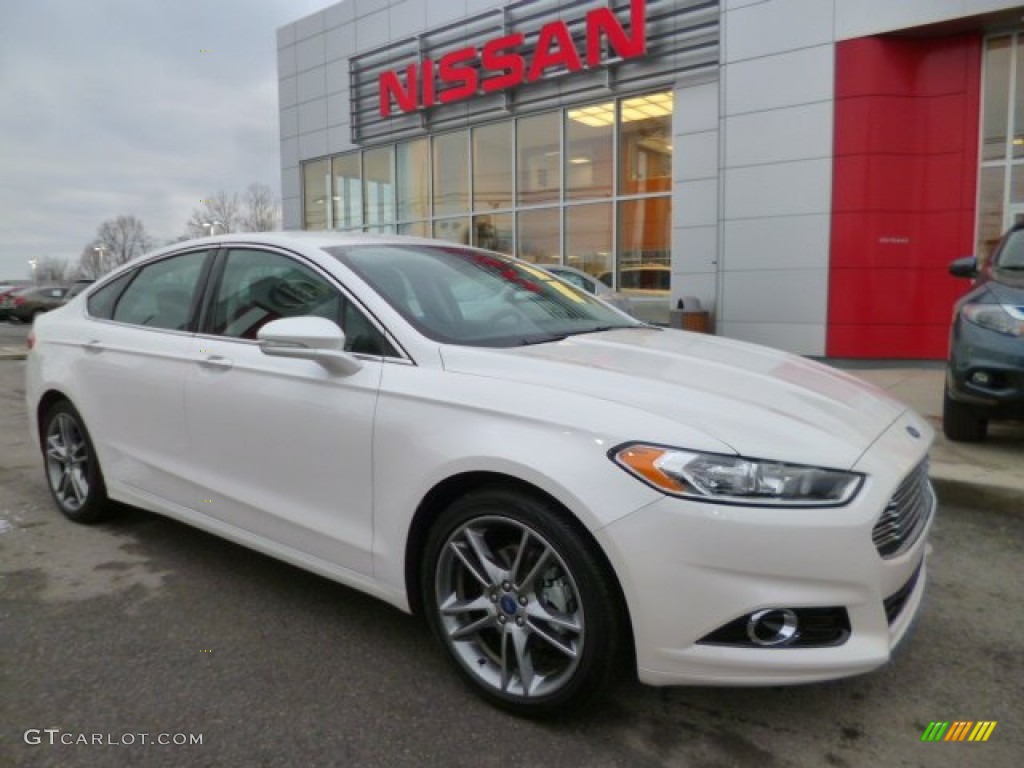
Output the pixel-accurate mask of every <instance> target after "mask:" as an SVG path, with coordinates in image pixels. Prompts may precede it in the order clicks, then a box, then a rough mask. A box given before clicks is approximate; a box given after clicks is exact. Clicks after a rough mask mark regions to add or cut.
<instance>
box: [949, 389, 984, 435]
mask: <svg viewBox="0 0 1024 768" xmlns="http://www.w3.org/2000/svg"><path fill="white" fill-rule="evenodd" d="M942 432H943V434H945V435H946V437H947V438H949V439H950V440H953V441H955V442H958V443H977V442H981V441H982V440H984V439H985V435H986V434H988V419H986V418H985V417H984V416H980V415H978V411H977V409H975V408H974V407H972V406H970V405H968V404H966V403H961V402H958V401H956V400H954V399H953V398H951V397H950V396H949V392H946V393H945V394H944V395H943V397H942Z"/></svg>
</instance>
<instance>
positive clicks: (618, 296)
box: [537, 264, 633, 315]
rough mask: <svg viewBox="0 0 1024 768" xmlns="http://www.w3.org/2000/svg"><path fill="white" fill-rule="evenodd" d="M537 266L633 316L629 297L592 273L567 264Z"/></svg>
mask: <svg viewBox="0 0 1024 768" xmlns="http://www.w3.org/2000/svg"><path fill="white" fill-rule="evenodd" d="M537 266H539V267H541V268H542V269H544V270H546V271H547V272H550V273H551V274H553V275H554V276H555V277H560V278H562V279H563V280H565V282H567V283H569V284H571V285H575V286H576V287H577V288H582V289H583V290H584V291H586V292H587V293H591V294H593V295H594V296H597V297H598V298H599V299H601V300H602V301H605V302H607V303H609V304H611V305H612V306H613V307H615V308H616V309H621V310H622V311H623V312H625V313H626V314H627V315H632V314H633V302H631V301H630V300H629V296H626V295H625V294H624V293H619V292H618V291H613V290H612V289H611V288H609V287H608V286H607V285H606V284H604V283H602V282H601V281H600V280H598V279H597V278H596V277H594V276H593V275H591V274H590V273H588V272H584V271H583V270H582V269H576V267H570V266H567V265H565V264H538V265H537Z"/></svg>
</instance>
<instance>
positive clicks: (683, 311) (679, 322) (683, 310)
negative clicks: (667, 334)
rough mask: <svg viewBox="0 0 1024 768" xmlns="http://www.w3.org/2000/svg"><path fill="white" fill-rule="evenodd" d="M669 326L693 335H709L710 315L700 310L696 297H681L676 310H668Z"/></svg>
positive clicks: (698, 300) (704, 310)
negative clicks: (690, 332) (691, 332)
mask: <svg viewBox="0 0 1024 768" xmlns="http://www.w3.org/2000/svg"><path fill="white" fill-rule="evenodd" d="M669 325H670V326H671V327H672V328H680V329H682V330H684V331H693V332H694V333H710V332H711V313H710V312H708V311H707V310H706V309H701V307H700V299H698V298H697V297H696V296H683V298H681V299H679V301H678V302H676V308H675V309H670V310H669Z"/></svg>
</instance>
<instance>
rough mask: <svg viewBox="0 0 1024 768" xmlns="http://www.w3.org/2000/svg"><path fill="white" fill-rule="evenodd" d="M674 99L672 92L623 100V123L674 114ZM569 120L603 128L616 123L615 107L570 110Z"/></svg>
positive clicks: (601, 105)
mask: <svg viewBox="0 0 1024 768" xmlns="http://www.w3.org/2000/svg"><path fill="white" fill-rule="evenodd" d="M672 104H673V97H672V92H671V91H665V92H663V93H652V94H651V95H649V96H637V97H636V98H632V99H623V101H622V104H621V110H622V112H621V114H622V122H624V123H631V122H635V121H638V120H650V119H652V118H656V117H665V116H666V115H671V114H672ZM569 119H570V120H574V121H576V122H577V123H582V124H583V125H588V126H590V127H591V128H601V127H603V126H607V125H611V124H612V123H614V122H615V105H614V104H613V103H610V102H609V103H607V104H595V105H593V106H590V107H582V108H581V109H570V110H569Z"/></svg>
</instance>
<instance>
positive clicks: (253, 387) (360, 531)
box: [185, 248, 382, 574]
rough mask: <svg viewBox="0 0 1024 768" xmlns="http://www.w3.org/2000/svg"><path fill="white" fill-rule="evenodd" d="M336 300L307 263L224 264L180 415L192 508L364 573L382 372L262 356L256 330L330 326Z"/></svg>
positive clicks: (237, 260)
mask: <svg viewBox="0 0 1024 768" xmlns="http://www.w3.org/2000/svg"><path fill="white" fill-rule="evenodd" d="M345 303H346V298H345V297H344V296H343V295H342V294H341V293H340V292H339V291H338V290H337V289H336V288H335V287H334V286H332V285H331V284H330V283H329V282H328V281H327V280H326V279H325V278H324V276H323V275H321V274H320V273H318V272H317V271H316V270H315V269H314V268H313V267H312V266H311V265H309V264H307V263H304V262H300V261H299V260H298V259H297V258H296V257H294V256H292V255H290V254H283V253H278V252H274V251H269V250H260V249H255V248H239V249H234V250H230V251H228V252H227V254H226V255H225V256H224V264H223V273H222V277H221V279H220V281H219V287H218V289H217V294H216V295H215V296H214V298H213V304H212V307H211V310H210V312H209V315H210V316H209V318H208V319H207V321H206V323H205V325H204V331H205V333H203V334H200V335H199V336H196V337H195V346H194V356H193V360H194V363H193V365H192V367H191V370H190V371H189V374H188V376H187V377H186V383H185V410H186V416H187V429H188V433H189V437H190V446H191V451H192V453H193V457H192V461H193V465H194V467H195V470H194V476H195V477H196V478H197V481H198V485H199V486H200V488H201V490H202V493H201V498H197V499H196V500H195V507H196V508H197V509H198V510H199V511H200V512H202V513H204V514H205V515H207V516H208V517H210V518H212V519H213V520H215V521H217V522H218V523H220V524H222V525H226V526H229V527H230V528H232V529H235V530H236V531H239V532H242V533H243V534H244V533H248V534H250V535H253V536H255V537H258V538H261V539H267V540H270V541H272V542H275V543H276V544H278V545H284V546H286V547H288V548H290V549H291V550H293V551H294V552H295V553H298V554H301V555H304V556H312V557H315V558H317V559H320V560H324V561H327V562H329V563H331V564H332V565H335V566H340V567H342V568H345V569H347V570H350V571H355V572H358V573H361V574H370V572H371V568H372V557H371V549H372V544H373V538H372V535H373V525H372V522H373V508H372V504H373V498H372V482H371V480H372V469H373V468H372V465H371V455H372V451H371V438H372V431H373V419H374V411H375V408H376V403H377V394H378V389H379V385H380V376H381V366H382V363H381V362H379V361H377V360H372V359H368V360H366V361H365V364H364V366H363V368H362V369H361V370H360V371H358V372H356V373H355V374H353V375H350V376H341V375H338V374H334V373H329V372H328V371H327V370H326V369H325V368H323V367H322V366H320V365H319V364H317V363H314V362H312V361H309V360H299V359H289V358H281V357H269V356H267V355H264V354H263V353H262V352H261V351H260V348H259V346H258V343H257V341H256V332H257V331H258V329H259V328H260V327H262V326H263V325H264V324H265V323H267V322H270V321H271V320H275V319H278V318H280V317H288V316H303V315H318V316H322V317H327V318H329V319H332V320H335V321H336V322H340V319H341V318H342V317H343V316H344V312H345V306H344V305H345Z"/></svg>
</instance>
